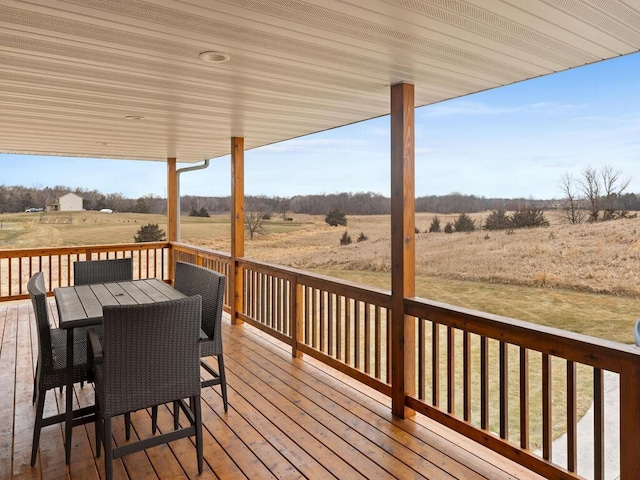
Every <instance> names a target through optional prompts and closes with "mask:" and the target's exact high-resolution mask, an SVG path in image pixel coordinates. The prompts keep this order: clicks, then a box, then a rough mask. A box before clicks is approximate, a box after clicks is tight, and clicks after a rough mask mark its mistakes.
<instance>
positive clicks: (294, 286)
mask: <svg viewBox="0 0 640 480" xmlns="http://www.w3.org/2000/svg"><path fill="white" fill-rule="evenodd" d="M289 319H290V320H289V321H290V322H291V339H292V340H293V345H292V347H291V356H292V357H293V358H302V352H301V351H300V350H298V344H300V343H302V340H303V339H302V332H303V325H302V285H300V284H298V279H297V278H296V279H295V280H292V281H291V294H290V297H289Z"/></svg>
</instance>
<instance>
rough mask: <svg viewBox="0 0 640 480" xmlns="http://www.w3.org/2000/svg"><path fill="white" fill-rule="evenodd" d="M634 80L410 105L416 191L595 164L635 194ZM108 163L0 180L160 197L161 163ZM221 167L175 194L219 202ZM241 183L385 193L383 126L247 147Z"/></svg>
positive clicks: (637, 133) (639, 164) (581, 81)
mask: <svg viewBox="0 0 640 480" xmlns="http://www.w3.org/2000/svg"><path fill="white" fill-rule="evenodd" d="M638 78H640V56H639V55H638V54H635V55H630V56H626V57H621V58H617V59H613V60H608V61H605V62H600V63H597V64H594V65H589V66H586V67H581V68H576V69H573V70H570V71H567V72H562V73H558V74H555V75H550V76H546V77H543V78H538V79H533V80H530V81H526V82H521V83H519V84H515V85H510V86H507V87H503V88H499V89H494V90H491V91H487V92H482V93H479V94H475V95H470V96H467V97H464V98H460V99H455V100H450V101H447V102H443V103H440V104H436V105H431V106H428V107H422V108H419V109H417V110H416V195H417V196H422V195H432V194H433V195H444V194H448V193H451V192H460V193H464V194H474V195H478V196H486V197H525V198H529V197H530V198H536V199H546V198H559V197H561V190H560V188H559V184H560V178H561V176H562V175H563V174H564V173H570V174H573V175H574V176H578V175H580V173H581V172H582V171H583V170H584V169H585V168H586V167H588V166H593V167H596V168H600V167H602V166H604V165H610V166H612V167H613V168H614V169H616V170H620V171H622V173H623V177H625V178H629V177H630V178H631V183H630V185H629V189H628V191H630V192H634V193H640V95H639V94H638V87H637V85H638ZM16 159H17V160H18V161H16ZM61 162H62V163H63V164H64V168H60V163H61ZM115 162H116V161H113V160H91V161H90V165H87V160H86V159H73V158H69V159H66V158H65V159H61V158H56V159H55V162H52V161H51V159H50V158H46V157H34V156H14V155H0V165H2V169H1V170H0V182H2V183H3V184H4V185H24V186H55V185H66V186H69V187H72V188H75V187H81V188H85V189H97V190H99V191H101V192H102V193H105V194H106V193H122V194H123V195H125V196H127V197H131V198H137V197H140V196H143V195H146V194H154V195H158V196H165V195H166V192H165V189H166V186H165V184H166V166H165V164H164V163H163V162H140V161H124V160H120V161H117V168H114V164H115ZM229 162H230V160H229V157H222V158H218V159H214V160H212V161H211V164H210V167H209V168H208V169H207V170H202V171H197V172H192V173H187V174H185V175H183V176H182V178H181V193H182V194H190V195H203V196H209V195H210V196H224V195H229V193H230V168H229ZM180 166H184V165H179V167H180ZM69 172H74V174H73V176H72V177H70V176H69ZM245 175H246V179H245V182H246V184H245V192H246V194H247V195H268V196H272V195H278V196H285V197H290V196H293V195H304V194H315V193H335V192H369V191H371V192H376V193H381V194H383V195H387V196H388V195H389V192H390V187H389V183H390V176H389V118H388V117H382V118H378V119H374V120H370V121H367V122H362V123H359V124H355V125H350V126H347V127H343V128H339V129H334V130H331V131H327V132H323V133H319V134H316V135H311V136H307V137H303V138H298V139H294V140H290V141H288V142H283V143H280V144H276V145H270V146H267V147H263V148H259V149H255V150H250V151H248V152H247V153H246V155H245ZM141 178H144V181H140V179H141Z"/></svg>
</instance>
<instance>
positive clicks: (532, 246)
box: [212, 212, 640, 297]
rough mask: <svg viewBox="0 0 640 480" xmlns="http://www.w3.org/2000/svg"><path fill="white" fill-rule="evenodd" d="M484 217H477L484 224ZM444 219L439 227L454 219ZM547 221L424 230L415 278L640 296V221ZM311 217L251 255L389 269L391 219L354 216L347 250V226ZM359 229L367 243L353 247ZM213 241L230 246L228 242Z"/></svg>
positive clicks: (261, 242) (424, 224)
mask: <svg viewBox="0 0 640 480" xmlns="http://www.w3.org/2000/svg"><path fill="white" fill-rule="evenodd" d="M485 216H486V214H481V215H476V216H475V217H476V218H477V219H478V220H482V219H483V218H484V217H485ZM548 216H549V214H548ZM439 217H440V218H441V221H442V224H444V223H446V222H447V221H449V220H452V219H453V218H455V216H454V215H451V216H446V215H442V216H439ZM550 217H551V226H550V227H546V228H535V229H523V230H515V231H512V232H513V233H511V234H510V233H507V232H505V231H496V232H486V231H476V232H472V233H454V234H450V235H448V234H445V233H437V234H434V233H431V234H429V233H419V234H418V235H416V269H417V275H418V276H426V277H439V278H447V279H456V280H472V281H480V282H489V283H505V284H518V285H528V286H543V287H549V288H569V289H574V290H580V291H587V292H598V293H609V294H614V295H627V296H634V297H637V296H639V295H640V283H639V282H638V276H637V275H638V274H637V272H638V271H639V270H640V240H639V238H638V231H639V230H640V218H633V219H625V220H618V221H614V222H604V223H598V224H582V225H568V224H566V223H563V222H562V221H561V216H560V214H559V213H555V212H552V213H551V214H550ZM432 218H433V215H432V214H418V215H417V218H416V225H417V227H418V228H419V229H420V231H421V232H423V231H424V230H426V229H428V227H429V224H430V223H431V219H432ZM306 220H307V222H308V223H306V224H305V225H304V226H303V227H302V228H301V230H299V231H298V232H296V234H295V235H270V236H261V237H257V238H256V239H254V240H253V241H252V242H248V244H247V250H248V251H249V252H251V255H252V256H253V257H257V258H260V259H263V260H265V261H272V262H274V263H282V264H286V265H289V266H295V267H301V268H323V269H327V268H331V269H333V268H337V269H340V270H357V271H372V272H389V270H390V265H391V256H390V237H391V235H390V233H391V232H390V230H391V228H390V223H389V217H388V216H353V217H349V219H348V220H349V225H348V227H347V228H346V230H348V232H349V234H350V235H351V237H352V238H353V239H354V243H352V244H351V245H348V246H344V247H341V246H340V245H339V239H340V236H341V235H342V233H343V232H344V230H345V228H341V227H338V228H335V227H329V226H327V225H326V224H324V222H323V219H322V217H308V218H306ZM478 223H479V222H478ZM360 232H364V233H365V234H366V235H367V236H368V237H369V240H367V241H365V242H360V243H356V242H355V238H356V237H357V236H358V235H359V233H360ZM212 243H213V244H217V246H219V247H220V248H228V246H227V244H226V243H225V242H224V239H219V240H217V241H215V240H214V241H213V242H212ZM291 247H295V248H294V249H292V248H291ZM285 252H286V253H285Z"/></svg>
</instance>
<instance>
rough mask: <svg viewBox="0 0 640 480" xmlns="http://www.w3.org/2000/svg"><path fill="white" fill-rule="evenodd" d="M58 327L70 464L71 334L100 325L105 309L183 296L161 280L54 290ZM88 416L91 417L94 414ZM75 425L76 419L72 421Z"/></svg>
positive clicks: (66, 446) (66, 440) (67, 451)
mask: <svg viewBox="0 0 640 480" xmlns="http://www.w3.org/2000/svg"><path fill="white" fill-rule="evenodd" d="M53 293H54V296H55V299H56V305H57V308H58V320H59V327H60V328H64V329H66V330H67V388H66V406H65V450H66V463H67V465H68V464H69V462H70V460H71V432H72V429H73V424H74V418H73V339H74V336H73V330H74V328H77V327H89V326H92V325H100V324H101V323H102V307H103V306H105V305H134V304H141V303H155V302H163V301H167V300H173V299H177V298H183V297H184V296H185V295H184V294H182V293H181V292H179V291H178V290H176V289H174V288H173V287H171V286H170V285H167V284H166V283H164V282H163V281H162V280H159V279H157V278H150V279H144V280H130V281H123V282H113V283H96V284H91V285H77V286H69V287H59V288H55V289H54V291H53ZM88 413H94V410H92V411H89V412H88ZM76 421H77V422H78V423H79V419H76Z"/></svg>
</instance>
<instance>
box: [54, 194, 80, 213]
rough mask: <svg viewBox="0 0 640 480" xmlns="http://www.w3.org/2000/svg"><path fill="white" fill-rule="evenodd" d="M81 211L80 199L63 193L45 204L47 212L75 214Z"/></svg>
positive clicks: (74, 195)
mask: <svg viewBox="0 0 640 480" xmlns="http://www.w3.org/2000/svg"><path fill="white" fill-rule="evenodd" d="M81 210H82V197H80V196H78V195H76V194H75V193H65V194H64V195H61V196H60V197H58V198H56V199H55V200H54V201H53V202H51V203H48V204H47V212H77V211H81Z"/></svg>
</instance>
